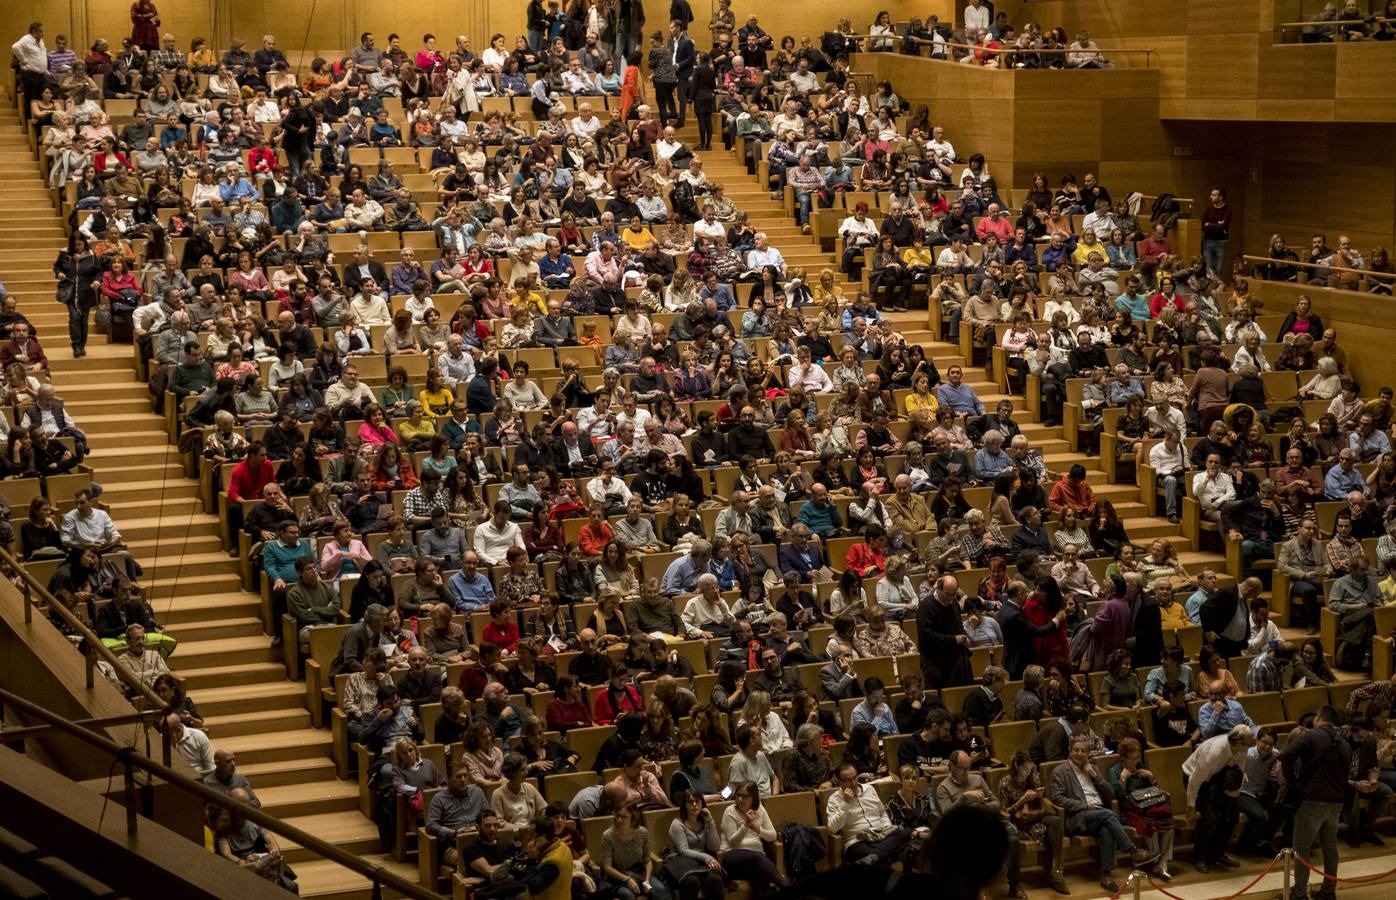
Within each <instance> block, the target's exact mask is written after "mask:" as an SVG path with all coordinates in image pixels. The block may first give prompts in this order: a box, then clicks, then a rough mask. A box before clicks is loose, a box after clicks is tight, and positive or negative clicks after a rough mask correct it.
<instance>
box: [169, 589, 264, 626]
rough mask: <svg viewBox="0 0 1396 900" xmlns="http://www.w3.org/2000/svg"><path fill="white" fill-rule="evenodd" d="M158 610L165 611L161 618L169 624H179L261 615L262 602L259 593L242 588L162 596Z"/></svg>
mask: <svg viewBox="0 0 1396 900" xmlns="http://www.w3.org/2000/svg"><path fill="white" fill-rule="evenodd" d="M156 610H157V612H159V611H163V615H161V616H160V617H159V618H160V621H162V622H164V623H165V625H166V626H167V627H173V626H174V625H175V624H176V623H183V624H192V623H197V622H203V621H206V620H208V619H221V618H224V617H229V618H234V617H235V618H241V617H244V616H260V615H261V610H262V601H261V598H260V597H258V596H257V595H256V594H249V593H247V592H246V591H243V590H241V589H239V590H236V591H229V592H224V593H220V592H217V591H209V592H205V593H202V594H193V595H179V596H175V597H169V596H168V595H166V596H163V597H161V598H160V600H159V603H158V604H157V605H156Z"/></svg>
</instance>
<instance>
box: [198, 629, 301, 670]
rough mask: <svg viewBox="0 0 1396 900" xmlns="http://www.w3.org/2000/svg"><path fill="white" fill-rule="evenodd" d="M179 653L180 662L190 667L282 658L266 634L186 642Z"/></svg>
mask: <svg viewBox="0 0 1396 900" xmlns="http://www.w3.org/2000/svg"><path fill="white" fill-rule="evenodd" d="M177 651H178V654H179V658H180V662H182V663H184V664H185V665H189V666H221V665H236V664H238V663H243V662H264V661H271V660H275V659H279V658H280V653H279V652H278V651H275V650H273V649H272V646H271V638H270V637H268V636H266V635H264V634H255V635H250V636H247V637H234V638H220V639H217V640H211V641H186V642H181V643H180V645H179V647H178V648H177Z"/></svg>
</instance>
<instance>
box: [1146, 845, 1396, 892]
mask: <svg viewBox="0 0 1396 900" xmlns="http://www.w3.org/2000/svg"><path fill="white" fill-rule="evenodd" d="M1279 861H1280V857H1278V856H1277V857H1275V858H1274V859H1272V860H1270V864H1269V865H1268V866H1266V867H1265V868H1263V869H1261V870H1260V874H1258V875H1256V876H1255V878H1253V879H1251V883H1250V884H1248V885H1246V886H1245V887H1243V888H1241V889H1240V890H1239V891H1237V892H1236V893H1234V894H1232V895H1231V896H1229V897H1223V898H1220V900H1236V898H1237V897H1239V896H1241V895H1242V894H1244V893H1246V891H1249V890H1250V889H1251V888H1253V887H1255V886H1256V885H1257V884H1259V883H1260V879H1262V878H1264V877H1265V876H1266V875H1269V874H1270V872H1271V871H1272V870H1273V869H1274V868H1275V865H1276V864H1277V863H1278V862H1279ZM1393 871H1396V870H1393ZM1149 884H1152V885H1153V886H1154V890H1156V891H1158V892H1159V893H1160V894H1162V895H1163V896H1165V897H1171V898H1172V900H1184V898H1182V897H1179V896H1178V895H1177V894H1173V893H1170V892H1169V891H1168V890H1167V889H1166V888H1162V887H1160V886H1159V883H1158V882H1157V881H1155V880H1154V879H1153V877H1152V876H1150V877H1149Z"/></svg>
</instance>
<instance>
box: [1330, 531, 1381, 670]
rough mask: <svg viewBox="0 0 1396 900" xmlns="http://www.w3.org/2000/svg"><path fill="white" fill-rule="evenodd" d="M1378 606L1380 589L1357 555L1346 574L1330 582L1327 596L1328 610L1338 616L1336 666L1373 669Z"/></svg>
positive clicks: (1375, 579)
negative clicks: (1375, 617)
mask: <svg viewBox="0 0 1396 900" xmlns="http://www.w3.org/2000/svg"><path fill="white" fill-rule="evenodd" d="M1380 604H1381V586H1380V584H1379V582H1378V581H1377V578H1376V576H1375V575H1373V574H1371V572H1370V564H1369V563H1368V562H1367V557H1366V556H1365V555H1364V554H1361V553H1358V554H1356V555H1355V556H1353V557H1352V559H1351V560H1350V561H1349V562H1348V571H1347V574H1346V575H1343V576H1342V577H1340V578H1339V579H1338V580H1337V581H1335V582H1333V588H1332V590H1330V591H1329V593H1328V608H1329V609H1330V610H1332V611H1333V612H1335V613H1337V614H1338V616H1339V620H1338V634H1337V643H1336V649H1335V650H1334V653H1333V664H1334V665H1335V666H1338V667H1340V668H1344V669H1356V668H1359V667H1360V668H1361V669H1363V670H1364V671H1366V670H1370V669H1371V668H1372V637H1373V635H1375V634H1376V621H1375V619H1374V617H1373V613H1374V611H1375V609H1376V607H1377V606H1379V605H1380ZM1359 660H1360V662H1359Z"/></svg>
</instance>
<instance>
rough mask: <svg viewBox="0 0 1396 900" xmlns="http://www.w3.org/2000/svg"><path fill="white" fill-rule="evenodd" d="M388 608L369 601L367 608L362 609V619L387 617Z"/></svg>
mask: <svg viewBox="0 0 1396 900" xmlns="http://www.w3.org/2000/svg"><path fill="white" fill-rule="evenodd" d="M387 618H388V608H387V607H386V606H384V605H383V604H381V603H370V604H369V605H368V609H366V610H364V621H365V622H367V621H369V620H376V619H387Z"/></svg>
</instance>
